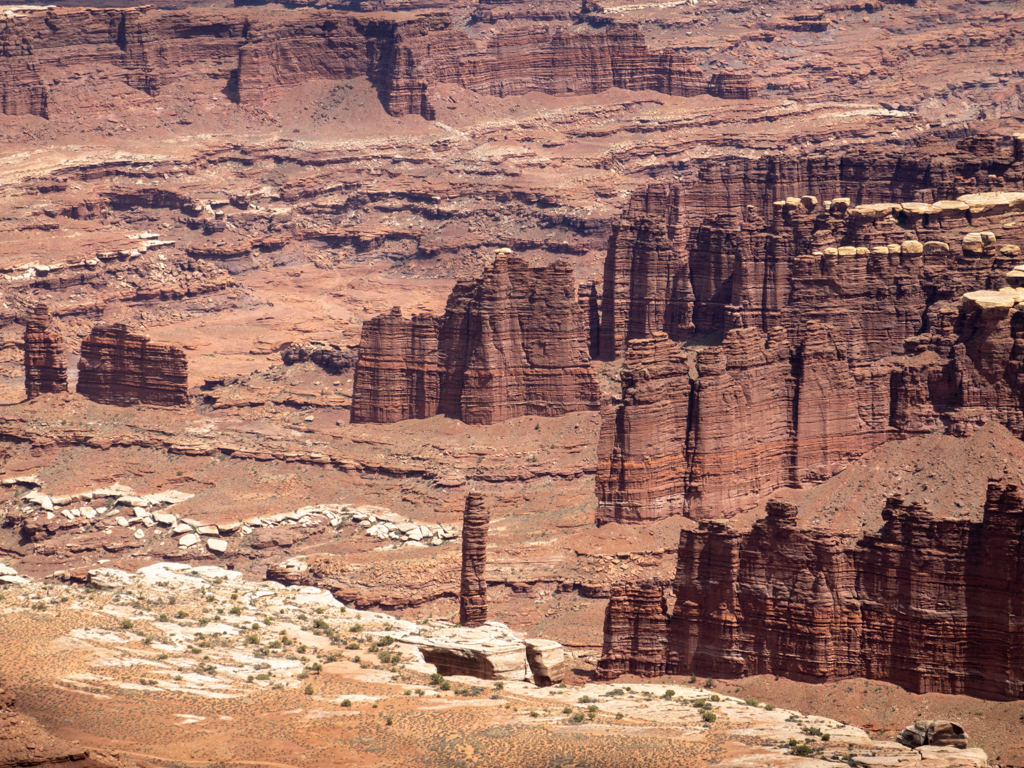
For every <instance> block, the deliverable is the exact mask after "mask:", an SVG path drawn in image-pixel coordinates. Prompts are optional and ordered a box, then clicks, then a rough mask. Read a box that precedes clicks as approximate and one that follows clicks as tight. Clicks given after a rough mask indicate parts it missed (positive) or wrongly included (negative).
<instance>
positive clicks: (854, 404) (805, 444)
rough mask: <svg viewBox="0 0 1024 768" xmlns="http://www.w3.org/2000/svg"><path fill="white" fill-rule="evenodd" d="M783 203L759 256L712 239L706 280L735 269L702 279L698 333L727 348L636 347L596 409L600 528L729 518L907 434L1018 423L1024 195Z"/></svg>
mask: <svg viewBox="0 0 1024 768" xmlns="http://www.w3.org/2000/svg"><path fill="white" fill-rule="evenodd" d="M776 208H777V210H776V215H775V217H774V219H773V221H772V226H771V228H770V230H769V231H768V233H766V234H764V235H763V239H762V240H760V241H759V242H760V245H759V246H757V247H751V249H750V250H749V251H748V252H747V256H748V258H745V257H744V254H743V253H742V252H737V251H735V250H734V251H732V254H737V253H738V255H730V251H729V250H727V249H723V248H721V247H720V246H719V245H714V246H708V247H707V250H706V251H705V252H704V253H705V254H706V258H705V257H703V256H702V258H704V260H705V262H707V261H711V260H714V259H719V261H720V262H721V263H720V264H719V265H718V266H714V265H713V266H712V267H711V268H710V269H708V270H707V271H706V274H707V275H718V276H719V277H721V276H722V275H723V271H722V270H723V269H724V267H725V266H726V265H727V264H731V265H732V272H731V274H730V276H729V279H728V280H727V281H721V282H720V284H719V285H717V286H711V288H710V289H709V288H708V286H707V285H705V284H704V283H702V282H701V281H695V282H694V288H693V293H694V295H695V297H696V301H695V302H694V304H693V307H694V313H693V319H694V322H695V324H696V326H697V330H698V331H702V330H706V329H707V328H713V327H715V325H716V324H720V325H718V327H719V328H721V327H722V326H725V329H724V339H723V341H722V343H721V344H718V345H714V346H710V347H704V348H700V347H697V348H696V349H695V350H694V351H687V352H686V353H683V352H681V351H679V350H678V348H677V346H675V345H674V344H673V342H672V341H671V338H670V337H671V334H670V333H665V332H660V335H656V336H652V338H651V340H649V341H631V342H630V346H629V351H628V352H627V354H626V356H625V361H624V368H623V372H622V381H623V394H622V401H621V404H616V405H615V406H614V407H610V408H607V409H606V410H605V412H604V416H603V419H602V433H601V444H600V447H599V454H598V477H597V489H598V499H599V507H598V514H597V519H598V522H599V523H603V522H609V521H612V520H617V521H620V522H627V521H636V520H643V519H657V518H661V517H665V516H667V515H671V514H684V515H687V516H689V517H692V518H695V519H700V518H709V517H730V516H732V515H734V514H736V513H738V512H740V511H742V510H744V509H748V508H750V507H753V506H754V505H755V504H756V503H757V501H758V499H759V498H760V497H762V496H763V495H764V494H765V493H767V492H770V491H773V490H775V489H777V488H780V487H784V486H792V487H800V486H801V485H803V484H807V483H814V482H819V481H821V480H824V479H827V478H828V477H831V476H832V475H834V474H836V473H837V472H838V471H840V470H841V469H842V468H843V467H844V466H846V465H847V464H848V463H849V462H850V461H851V460H853V459H855V458H857V457H858V456H860V455H862V454H863V453H865V452H866V451H868V450H870V449H872V448H874V447H876V446H878V445H880V444H881V443H883V442H885V441H887V440H891V439H894V438H898V437H900V436H905V435H909V434H920V433H922V432H926V431H932V430H936V429H939V430H946V431H949V432H950V433H953V434H968V433H969V432H970V431H971V430H972V429H973V428H974V427H975V426H976V425H977V424H980V423H983V422H984V421H985V420H986V419H996V420H998V421H999V422H1000V423H1002V424H1004V425H1005V426H1006V427H1007V428H1008V429H1010V430H1011V431H1012V432H1014V433H1015V434H1017V435H1021V434H1022V433H1024V414H1022V403H1021V398H1020V395H1019V393H1020V391H1021V384H1022V382H1021V381H1020V378H1019V370H1020V365H1021V361H1020V355H1019V353H1018V352H1017V351H1016V349H1017V348H1016V344H1017V341H1016V339H1017V337H1018V335H1019V333H1020V331H1018V330H1017V327H1018V325H1019V324H1020V323H1021V322H1022V321H1021V320H1020V319H1019V310H1018V309H1017V301H1018V300H1019V298H1020V297H1021V296H1024V294H1022V293H1021V292H1020V291H1019V290H1018V289H1015V288H1011V287H1010V286H1008V285H1007V280H1008V275H1012V274H1013V272H1008V270H1009V269H1010V268H1011V267H1013V266H1014V265H1016V263H1017V261H1018V260H1019V259H1020V246H1019V245H1018V244H1017V243H1018V242H1019V241H1020V240H1021V236H1020V234H1019V230H1018V229H1017V228H1016V226H1015V222H1016V218H1017V217H1018V216H1019V215H1020V214H1021V212H1022V211H1024V193H1021V192H1002V193H983V194H976V195H964V196H961V198H960V199H958V200H955V201H938V202H936V203H929V204H924V203H903V204H892V203H886V204H875V205H862V206H853V207H851V206H850V205H849V204H848V202H847V201H845V200H836V201H831V202H830V204H829V205H828V206H827V208H826V207H821V206H819V205H818V203H817V202H816V201H815V200H814V199H813V198H810V197H805V198H802V199H796V198H791V199H789V200H786V201H780V202H779V204H778V206H776ZM721 218H722V217H719V219H721ZM1004 225H1009V226H1004ZM711 229H714V228H713V227H703V228H699V229H698V232H697V238H696V239H697V240H701V239H702V238H704V235H705V234H706V233H707V231H709V230H711ZM716 231H717V232H718V233H719V234H722V233H723V232H724V229H723V228H721V227H720V228H718V229H717V230H716ZM996 233H998V234H996ZM756 234H757V233H753V232H751V231H749V228H748V231H747V232H746V234H743V229H742V227H741V228H740V229H739V230H735V231H733V232H732V234H731V235H728V236H729V237H731V238H732V242H733V243H751V242H754V241H755V240H756V239H757V238H756V237H755V235H756ZM723 237H725V235H723ZM713 240H714V238H709V239H708V240H704V242H711V241H713ZM1007 241H1009V242H1007ZM691 242H692V241H691ZM715 242H718V241H715ZM851 243H859V245H852V244H851ZM691 258H693V254H692V253H691ZM974 288H982V289H983V290H981V291H977V290H973V289H974ZM723 293H725V294H726V295H724V296H723ZM607 295H608V294H607V292H606V296H607ZM702 296H707V297H710V298H709V300H708V301H706V302H705V303H703V304H702V303H700V298H701V297H702ZM716 297H717V298H716ZM704 324H706V325H704ZM605 330H606V328H605V326H604V324H602V332H603V333H604V332H605ZM604 338H606V337H605V336H603V337H602V341H603V339H604ZM602 348H603V347H602Z"/></svg>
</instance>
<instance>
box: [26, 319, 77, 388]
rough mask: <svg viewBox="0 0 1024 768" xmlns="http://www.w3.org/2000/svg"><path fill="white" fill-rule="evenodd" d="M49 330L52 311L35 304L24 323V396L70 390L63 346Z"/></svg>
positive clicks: (58, 337)
mask: <svg viewBox="0 0 1024 768" xmlns="http://www.w3.org/2000/svg"><path fill="white" fill-rule="evenodd" d="M49 329H50V310H49V308H48V307H47V306H46V305H45V304H36V305H35V306H34V307H33V308H32V311H31V313H29V316H28V320H27V321H26V322H25V394H26V395H27V396H28V397H29V398H33V397H38V396H39V395H41V394H44V393H47V392H67V391H68V371H67V365H66V363H65V362H64V345H63V344H61V340H60V336H58V335H57V334H56V333H51V332H50V330H49Z"/></svg>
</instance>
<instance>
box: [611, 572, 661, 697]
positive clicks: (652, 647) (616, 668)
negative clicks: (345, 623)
mask: <svg viewBox="0 0 1024 768" xmlns="http://www.w3.org/2000/svg"><path fill="white" fill-rule="evenodd" d="M611 592H612V594H611V599H610V600H609V601H608V606H607V608H606V609H605V613H604V645H603V647H602V649H601V659H600V661H599V662H598V665H597V679H599V680H611V679H613V678H615V677H618V676H619V675H624V674H628V675H645V676H649V677H655V676H657V675H662V674H664V673H665V641H666V638H667V631H668V615H667V611H666V607H665V590H664V588H663V587H662V586H660V585H658V584H656V583H654V582H650V581H646V582H642V583H640V584H626V585H624V584H617V585H615V586H613V587H612V590H611Z"/></svg>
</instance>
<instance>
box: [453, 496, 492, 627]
mask: <svg viewBox="0 0 1024 768" xmlns="http://www.w3.org/2000/svg"><path fill="white" fill-rule="evenodd" d="M490 521H491V516H490V514H489V513H488V512H487V508H486V507H485V506H484V497H483V495H482V494H479V493H471V494H469V495H468V496H466V509H465V511H464V512H463V515H462V580H461V582H460V584H459V624H461V625H462V626H464V627H479V626H482V625H483V624H486V623H487V528H488V526H489V525H490Z"/></svg>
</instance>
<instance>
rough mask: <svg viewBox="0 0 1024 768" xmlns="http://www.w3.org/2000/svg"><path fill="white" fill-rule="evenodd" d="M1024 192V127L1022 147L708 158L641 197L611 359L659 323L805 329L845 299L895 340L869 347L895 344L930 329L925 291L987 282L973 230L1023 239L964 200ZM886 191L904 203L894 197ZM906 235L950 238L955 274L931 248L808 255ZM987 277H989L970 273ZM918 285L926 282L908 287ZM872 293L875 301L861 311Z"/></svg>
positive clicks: (605, 350)
mask: <svg viewBox="0 0 1024 768" xmlns="http://www.w3.org/2000/svg"><path fill="white" fill-rule="evenodd" d="M1022 189H1024V137H1020V136H1019V137H1017V138H1016V139H1015V143H1014V146H1013V147H1012V148H1010V147H1002V146H997V145H996V143H995V142H994V141H991V140H983V139H981V138H977V139H975V140H972V141H964V142H961V143H960V144H959V145H958V147H956V148H951V147H949V146H947V145H944V144H928V145H925V146H922V147H917V148H913V149H909V150H904V151H902V152H899V153H895V152H887V151H882V150H875V151H872V152H868V153H859V154H857V155H830V156H817V155H813V156H810V157H807V158H803V159H800V160H795V159H790V158H782V157H763V158H760V159H758V160H756V161H752V160H751V161H745V160H740V161H730V162H727V163H722V162H716V163H709V164H707V165H704V166H702V167H701V168H700V171H699V177H698V179H697V180H696V181H695V182H694V183H692V184H691V185H690V186H689V187H688V188H686V189H684V188H683V187H681V186H676V185H665V184H660V183H659V184H652V185H650V186H648V187H646V188H643V189H640V190H638V191H637V192H636V193H635V194H634V195H633V197H632V199H631V200H630V202H629V205H628V206H627V208H626V211H625V212H624V215H623V218H622V219H621V220H620V221H618V222H617V223H616V224H615V225H614V229H613V235H612V237H611V239H610V241H609V248H608V255H607V257H606V260H605V272H604V286H603V297H602V307H601V315H602V316H601V327H602V332H601V348H600V350H599V352H600V357H601V358H602V359H605V360H614V359H616V358H617V357H620V356H621V355H622V354H623V352H624V350H625V346H624V344H625V342H626V341H627V340H628V339H633V338H642V337H644V336H647V335H649V334H650V333H651V332H652V331H655V330H662V331H665V332H666V333H668V334H669V336H670V337H672V338H673V339H677V340H687V339H689V338H691V337H693V336H694V335H701V336H703V335H713V334H720V333H721V332H722V331H724V330H727V329H728V328H733V327H737V326H739V325H757V326H760V327H761V329H762V330H763V331H765V332H768V331H769V330H771V328H773V327H775V326H776V325H779V324H782V325H784V326H785V327H786V328H787V330H789V331H790V332H791V333H793V332H796V333H799V326H800V320H801V319H802V317H803V312H804V311H805V310H806V309H807V308H808V306H809V305H812V304H813V305H817V307H818V308H819V311H820V315H819V317H818V318H817V319H820V320H823V321H824V322H829V323H831V324H833V325H837V323H836V321H835V316H836V311H837V310H839V312H840V314H852V315H854V316H855V318H854V319H857V320H858V322H861V323H864V324H865V325H866V326H867V330H869V331H870V332H871V333H872V334H874V336H875V337H876V338H873V339H866V340H865V341H866V342H868V343H871V344H875V345H878V344H886V343H887V344H888V347H887V348H886V349H884V350H879V349H876V350H873V351H872V354H875V355H876V356H877V355H879V354H892V353H894V352H898V351H900V349H901V348H902V346H901V345H902V341H903V338H905V336H906V335H912V333H913V332H916V328H917V327H919V325H920V321H921V316H922V313H923V307H924V305H925V303H926V302H930V301H931V300H933V297H938V298H947V299H948V298H955V296H956V295H959V294H962V293H963V292H965V291H967V290H971V289H973V288H985V287H989V286H988V285H987V284H986V283H985V282H984V278H985V274H984V269H985V268H987V267H989V266H991V263H990V262H989V261H985V260H984V259H983V260H982V261H981V262H977V261H976V260H975V259H973V257H969V259H970V261H971V263H970V264H968V263H965V262H961V260H960V257H961V252H960V251H961V249H960V247H959V244H960V242H961V240H962V237H963V235H964V234H967V233H969V232H972V231H978V230H983V229H986V228H990V227H992V226H995V228H996V229H995V230H993V231H997V234H999V237H1000V242H1002V238H1004V237H1009V238H1010V242H1015V241H1014V240H1013V235H1012V234H1011V233H999V232H998V228H999V227H1001V225H1002V223H1004V221H1008V219H1004V218H1002V216H1003V215H1004V214H1005V211H1000V210H999V208H998V206H987V205H986V204H985V203H984V201H983V200H981V199H979V200H978V202H967V203H966V204H961V203H963V201H960V200H959V198H960V197H962V196H964V195H970V196H973V195H976V194H979V193H993V194H995V193H1006V192H1012V191H1014V190H1022ZM833 200H835V201H836V204H835V205H831V204H830V205H828V206H825V205H824V204H823V201H824V202H830V201H833ZM943 200H948V201H950V202H949V203H948V204H942V203H941V201H943ZM878 201H882V202H881V203H879V205H878V206H876V205H875V203H877V202H878ZM862 202H870V203H871V205H861V203H862ZM888 202H893V203H898V204H897V205H893V206H891V207H889V208H886V207H885V204H886V203H888ZM936 206H938V208H939V209H938V210H936ZM974 209H980V210H978V211H976V210H974ZM979 213H980V216H978V214H979ZM990 222H992V223H990ZM904 240H916V241H918V242H921V243H922V244H925V243H928V242H943V243H946V244H947V245H948V246H949V248H950V251H949V255H948V256H946V257H943V258H944V260H942V261H941V266H945V262H947V261H948V262H955V266H954V267H953V269H952V270H951V271H949V273H948V274H947V272H946V271H945V270H943V269H940V268H939V267H940V259H939V258H938V257H936V256H934V255H925V256H924V257H923V258H922V259H920V260H919V262H918V263H916V264H915V263H912V262H913V260H912V259H909V258H906V257H904V258H902V259H900V260H899V261H898V263H888V262H889V260H888V259H886V260H879V259H878V258H877V253H875V254H874V255H875V256H876V257H875V258H874V259H871V260H868V261H867V262H865V263H862V264H858V263H857V262H856V260H851V259H849V258H848V257H847V258H844V259H843V261H842V263H826V264H820V265H819V264H816V263H814V262H813V261H809V260H808V259H807V258H806V257H807V256H808V255H814V254H817V255H818V256H819V257H820V256H832V257H834V256H836V255H837V254H836V253H831V252H829V251H828V250H826V249H827V248H829V247H833V248H835V249H837V250H838V249H839V248H842V247H854V248H858V247H860V248H869V249H870V248H873V247H881V246H887V247H888V246H892V245H897V246H899V245H900V244H901V243H902V242H903V241H904ZM854 255H856V254H854ZM861 255H862V256H863V255H868V254H861ZM908 255H909V254H908ZM977 279H982V282H971V281H972V280H977ZM915 282H916V283H919V284H920V288H918V289H915V290H916V293H914V294H912V295H909V296H903V295H902V292H903V291H904V290H905V289H910V288H912V286H913V284H914V283H915ZM865 299H869V300H870V303H869V305H868V306H867V307H866V308H865V311H864V312H859V311H856V310H857V307H859V306H860V305H861V304H863V303H864V300H865ZM786 308H790V310H791V311H790V314H789V316H786V314H785V310H786ZM851 308H852V309H851ZM861 315H862V316H861ZM897 322H898V324H895V325H894V323H897ZM915 323H916V324H917V326H915ZM872 326H873V327H872ZM890 327H891V328H892V331H891V332H890V331H887V330H886V329H887V328H890ZM908 328H909V329H910V333H906V331H907V329H908ZM886 333H888V334H889V337H888V338H882V337H883V336H884V335H885V334H886ZM794 338H798V336H797V337H794Z"/></svg>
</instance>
